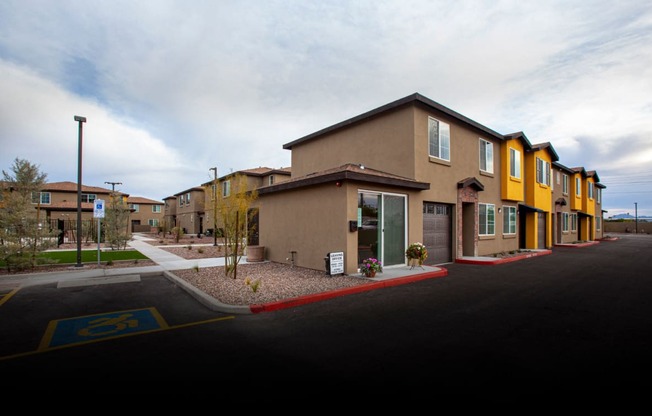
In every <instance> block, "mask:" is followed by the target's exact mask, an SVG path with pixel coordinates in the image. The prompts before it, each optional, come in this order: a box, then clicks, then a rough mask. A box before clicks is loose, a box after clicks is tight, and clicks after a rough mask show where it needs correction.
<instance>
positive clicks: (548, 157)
mask: <svg viewBox="0 0 652 416" xmlns="http://www.w3.org/2000/svg"><path fill="white" fill-rule="evenodd" d="M558 160H559V156H558V155H557V153H556V152H555V149H554V148H553V146H552V144H550V143H549V142H545V143H539V144H534V145H532V148H531V149H530V150H529V151H527V152H526V153H525V204H523V205H521V210H520V213H519V215H520V219H519V224H520V241H521V247H522V248H527V249H545V248H548V247H551V246H552V232H551V230H552V226H551V224H552V215H551V211H552V207H553V203H552V187H553V183H552V178H551V175H552V162H556V161H558Z"/></svg>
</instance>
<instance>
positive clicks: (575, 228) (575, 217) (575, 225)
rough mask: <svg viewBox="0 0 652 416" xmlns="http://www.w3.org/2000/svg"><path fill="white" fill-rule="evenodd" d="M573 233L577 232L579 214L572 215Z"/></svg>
mask: <svg viewBox="0 0 652 416" xmlns="http://www.w3.org/2000/svg"><path fill="white" fill-rule="evenodd" d="M571 231H572V232H577V214H576V213H572V214H571Z"/></svg>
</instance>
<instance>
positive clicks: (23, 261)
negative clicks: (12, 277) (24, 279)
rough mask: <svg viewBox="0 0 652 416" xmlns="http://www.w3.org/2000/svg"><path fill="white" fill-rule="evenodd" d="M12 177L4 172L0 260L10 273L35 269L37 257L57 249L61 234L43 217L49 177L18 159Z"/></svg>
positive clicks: (1, 203)
mask: <svg viewBox="0 0 652 416" xmlns="http://www.w3.org/2000/svg"><path fill="white" fill-rule="evenodd" d="M12 173H13V174H12ZM12 173H7V172H5V171H4V170H3V171H2V176H3V182H2V190H1V192H2V198H1V202H0V258H1V259H2V260H3V261H4V262H5V263H6V265H7V270H9V271H11V270H12V269H15V270H18V269H25V268H29V267H31V268H33V267H34V266H36V264H37V263H39V258H38V255H39V254H40V253H41V252H43V251H44V250H46V249H48V248H50V247H52V246H54V245H56V238H55V237H56V235H57V234H58V233H59V230H56V229H55V230H51V229H50V226H49V222H48V221H47V218H42V217H41V215H42V214H41V210H40V203H41V192H40V191H41V189H42V188H43V185H44V184H45V180H46V178H47V175H46V174H45V173H41V172H40V171H39V169H38V166H36V165H33V164H31V163H30V162H28V161H27V160H24V159H19V158H16V159H15V160H14V164H13V166H12ZM41 261H43V260H41Z"/></svg>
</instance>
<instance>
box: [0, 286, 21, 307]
mask: <svg viewBox="0 0 652 416" xmlns="http://www.w3.org/2000/svg"><path fill="white" fill-rule="evenodd" d="M19 289H20V288H19V287H17V288H15V289H14V290H12V291H10V292H8V293H6V294H2V293H0V306H2V305H3V304H4V303H5V302H7V301H8V300H9V299H10V298H11V297H12V296H13V295H15V294H16V293H18V290H19Z"/></svg>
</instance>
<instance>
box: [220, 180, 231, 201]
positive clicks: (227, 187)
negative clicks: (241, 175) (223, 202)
mask: <svg viewBox="0 0 652 416" xmlns="http://www.w3.org/2000/svg"><path fill="white" fill-rule="evenodd" d="M229 195H231V181H224V182H222V197H223V198H226V197H228V196H229Z"/></svg>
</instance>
